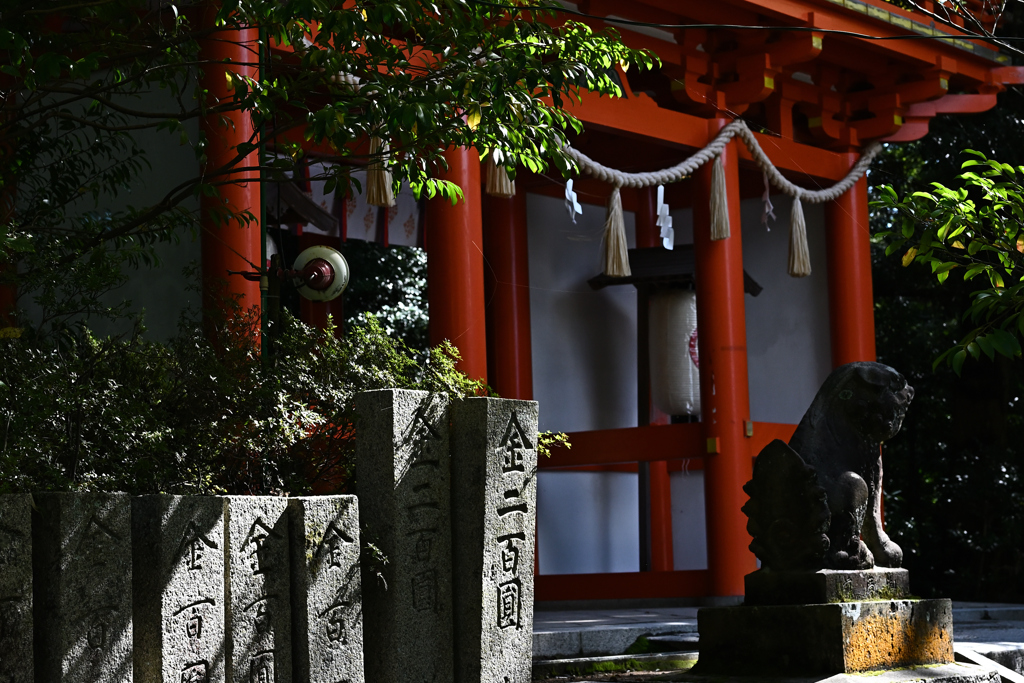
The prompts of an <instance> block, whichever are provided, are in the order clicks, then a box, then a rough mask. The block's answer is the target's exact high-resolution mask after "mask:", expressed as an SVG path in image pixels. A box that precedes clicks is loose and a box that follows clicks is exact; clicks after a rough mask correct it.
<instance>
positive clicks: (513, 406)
mask: <svg viewBox="0 0 1024 683" xmlns="http://www.w3.org/2000/svg"><path fill="white" fill-rule="evenodd" d="M452 520H453V524H452V545H453V548H454V554H453V571H454V581H455V585H456V586H458V587H459V590H458V591H456V592H455V596H454V600H455V602H454V608H455V672H456V673H455V680H456V681H457V682H458V683H482V682H483V681H488V682H489V681H501V682H503V683H528V682H529V681H530V662H531V659H532V650H533V593H534V592H533V557H534V543H535V539H536V520H537V403H536V402H535V401H515V400H509V399H500V398H484V397H480V398H467V399H464V400H462V401H458V402H456V403H455V404H454V405H453V406H452Z"/></svg>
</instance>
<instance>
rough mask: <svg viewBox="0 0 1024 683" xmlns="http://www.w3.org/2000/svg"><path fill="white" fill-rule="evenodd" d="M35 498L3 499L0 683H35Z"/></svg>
mask: <svg viewBox="0 0 1024 683" xmlns="http://www.w3.org/2000/svg"><path fill="white" fill-rule="evenodd" d="M33 680H34V677H33V665H32V496H30V495H29V494H27V493H25V494H10V495H3V496H0V681H3V683H32V681H33Z"/></svg>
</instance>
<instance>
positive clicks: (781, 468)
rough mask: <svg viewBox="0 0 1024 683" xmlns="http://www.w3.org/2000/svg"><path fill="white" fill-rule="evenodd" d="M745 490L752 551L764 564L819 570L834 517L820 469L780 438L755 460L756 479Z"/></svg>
mask: <svg viewBox="0 0 1024 683" xmlns="http://www.w3.org/2000/svg"><path fill="white" fill-rule="evenodd" d="M743 490H744V491H745V492H746V493H747V495H748V496H750V500H749V501H747V503H746V505H744V506H743V513H744V514H745V515H746V516H747V518H748V521H747V532H748V533H749V534H750V535H751V536H752V537H753V539H754V540H753V542H751V544H750V550H751V551H752V552H753V553H754V554H755V555H756V556H757V557H758V558H759V559H760V560H761V566H762V568H769V569H775V570H786V569H796V570H800V569H807V570H812V571H813V570H817V569H820V568H821V566H822V561H823V558H824V556H825V552H826V551H827V550H828V546H829V540H828V529H829V522H830V518H831V515H830V514H829V509H828V503H827V502H826V500H825V490H824V489H823V488H822V487H821V486H820V485H819V484H818V477H817V475H816V474H815V471H814V468H813V467H811V466H809V465H808V464H807V463H805V462H804V461H803V458H801V457H800V455H799V454H798V453H797V452H796V451H794V450H793V449H792V448H790V447H789V446H788V445H787V444H786V442H784V441H780V440H778V439H776V440H775V441H772V442H771V443H770V444H768V445H767V446H765V447H764V449H763V450H762V451H761V454H760V455H758V456H757V461H756V462H755V463H754V477H753V479H751V480H750V481H748V482H747V483H746V485H745V486H744V487H743Z"/></svg>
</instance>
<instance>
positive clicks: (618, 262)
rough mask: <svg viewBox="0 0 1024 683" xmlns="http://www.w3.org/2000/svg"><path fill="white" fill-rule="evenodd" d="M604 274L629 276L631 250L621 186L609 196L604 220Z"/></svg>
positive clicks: (616, 187) (615, 188) (614, 189)
mask: <svg viewBox="0 0 1024 683" xmlns="http://www.w3.org/2000/svg"><path fill="white" fill-rule="evenodd" d="M604 274H605V275H610V276H612V277H629V276H630V274H631V273H630V270H629V251H628V249H627V246H626V223H625V221H624V220H623V218H622V197H621V196H619V186H618V185H616V186H615V187H614V188H613V189H612V194H611V196H610V197H609V198H608V217H607V218H606V219H605V222H604Z"/></svg>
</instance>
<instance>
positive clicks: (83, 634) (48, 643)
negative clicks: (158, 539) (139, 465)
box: [32, 493, 132, 683]
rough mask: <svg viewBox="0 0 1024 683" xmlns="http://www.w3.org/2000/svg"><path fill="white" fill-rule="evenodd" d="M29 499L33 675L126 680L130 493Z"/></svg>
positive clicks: (77, 681)
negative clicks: (33, 508) (33, 510)
mask: <svg viewBox="0 0 1024 683" xmlns="http://www.w3.org/2000/svg"><path fill="white" fill-rule="evenodd" d="M33 499H34V501H35V504H36V510H37V513H36V514H35V515H33V519H32V546H33V547H32V554H33V570H34V571H33V583H34V586H33V589H34V602H35V617H36V624H35V637H36V643H35V655H36V657H35V670H36V680H37V681H46V682H47V683H131V681H132V552H131V499H130V498H129V496H128V495H127V494H125V493H37V494H34V495H33Z"/></svg>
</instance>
